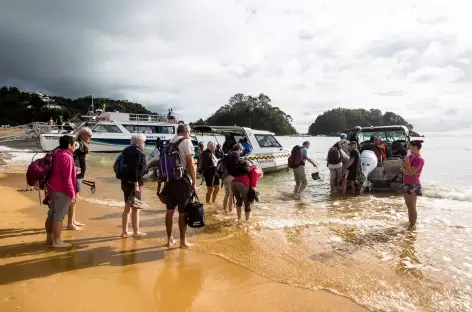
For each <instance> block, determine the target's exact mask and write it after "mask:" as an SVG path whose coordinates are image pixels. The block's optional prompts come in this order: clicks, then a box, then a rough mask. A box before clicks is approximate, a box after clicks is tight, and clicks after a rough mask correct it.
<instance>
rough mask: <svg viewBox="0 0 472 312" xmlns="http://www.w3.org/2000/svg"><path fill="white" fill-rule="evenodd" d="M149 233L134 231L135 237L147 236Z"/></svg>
mask: <svg viewBox="0 0 472 312" xmlns="http://www.w3.org/2000/svg"><path fill="white" fill-rule="evenodd" d="M146 235H147V234H146V233H143V232H137V233H133V236H134V237H143V236H146Z"/></svg>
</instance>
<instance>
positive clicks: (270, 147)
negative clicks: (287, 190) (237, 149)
mask: <svg viewBox="0 0 472 312" xmlns="http://www.w3.org/2000/svg"><path fill="white" fill-rule="evenodd" d="M192 130H193V132H194V133H195V136H197V138H198V134H199V133H200V134H202V135H212V136H214V137H215V140H216V142H217V143H220V144H221V145H222V146H224V142H226V141H228V140H229V142H231V143H230V144H229V145H231V144H232V143H237V142H239V140H240V139H242V138H244V137H246V138H247V139H248V142H249V144H250V146H251V149H250V151H249V152H248V153H247V154H246V155H244V157H243V158H244V159H247V160H250V161H251V162H252V163H253V164H254V165H256V166H258V167H259V168H261V169H262V170H263V171H264V172H270V171H276V170H280V169H286V168H287V166H288V164H287V158H288V157H289V156H290V149H288V148H284V147H283V146H282V145H281V144H280V143H279V141H278V140H277V138H276V137H275V133H273V132H269V131H264V130H256V129H251V128H246V127H238V126H207V125H197V126H194V127H192ZM218 136H219V138H218ZM222 137H224V142H221V140H222V139H221V138H222Z"/></svg>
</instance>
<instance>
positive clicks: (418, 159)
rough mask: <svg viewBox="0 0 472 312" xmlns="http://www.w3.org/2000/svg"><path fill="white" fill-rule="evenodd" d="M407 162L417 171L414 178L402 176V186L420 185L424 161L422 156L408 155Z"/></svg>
mask: <svg viewBox="0 0 472 312" xmlns="http://www.w3.org/2000/svg"><path fill="white" fill-rule="evenodd" d="M408 161H409V162H410V164H411V167H413V168H417V169H418V171H417V172H416V174H415V175H414V176H412V177H411V176H409V175H407V174H406V173H404V174H403V183H404V184H420V177H421V172H422V171H423V166H424V159H423V157H422V156H415V155H410V157H409V158H408Z"/></svg>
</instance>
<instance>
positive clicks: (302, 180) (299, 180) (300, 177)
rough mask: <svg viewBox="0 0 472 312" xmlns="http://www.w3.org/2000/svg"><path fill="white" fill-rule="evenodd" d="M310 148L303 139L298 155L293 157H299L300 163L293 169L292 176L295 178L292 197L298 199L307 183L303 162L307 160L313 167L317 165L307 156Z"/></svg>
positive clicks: (308, 143)
mask: <svg viewBox="0 0 472 312" xmlns="http://www.w3.org/2000/svg"><path fill="white" fill-rule="evenodd" d="M309 148H310V142H308V141H305V142H303V146H302V147H301V148H300V151H299V152H297V153H300V155H296V156H295V158H298V157H300V163H299V165H298V167H296V168H294V169H293V177H294V179H295V189H294V191H293V199H300V194H301V193H302V192H303V190H304V189H305V188H306V186H307V185H308V181H307V179H306V172H305V163H306V162H307V161H308V162H309V163H311V164H312V165H313V167H315V168H316V167H317V166H316V163H315V162H314V161H313V160H312V159H311V158H310V157H308V149H309Z"/></svg>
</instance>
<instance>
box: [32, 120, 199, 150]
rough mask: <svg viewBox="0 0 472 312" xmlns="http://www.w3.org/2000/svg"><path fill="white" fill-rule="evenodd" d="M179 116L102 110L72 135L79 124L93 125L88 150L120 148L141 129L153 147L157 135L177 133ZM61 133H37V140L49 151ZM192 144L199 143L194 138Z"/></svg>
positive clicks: (167, 136) (164, 137)
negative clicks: (169, 118)
mask: <svg viewBox="0 0 472 312" xmlns="http://www.w3.org/2000/svg"><path fill="white" fill-rule="evenodd" d="M178 120H180V118H179V117H178V116H176V118H175V122H174V121H169V120H167V117H166V116H163V115H148V114H129V113H119V112H103V113H101V114H100V115H99V116H93V117H91V118H90V119H89V120H86V121H84V122H83V123H82V124H80V125H79V126H77V127H76V129H75V130H74V131H72V132H69V134H71V135H76V134H77V133H78V132H79V131H80V128H82V127H86V126H88V127H90V128H91V129H92V133H93V135H92V141H91V143H90V145H89V151H90V152H121V151H122V150H123V149H124V148H125V147H126V146H128V145H129V144H130V139H131V136H132V135H133V134H134V133H142V134H144V135H145V136H146V145H145V148H146V149H150V150H153V149H154V148H155V146H156V141H157V138H159V139H160V140H161V141H163V142H164V143H165V142H166V141H168V140H170V139H171V138H172V137H174V136H175V135H176V132H177V126H178V122H177V121H178ZM62 135H64V133H44V134H40V135H39V143H40V146H41V149H42V150H43V151H51V150H53V149H55V148H56V147H57V146H58V145H59V137H60V136H62ZM192 141H193V144H194V145H196V146H198V142H197V141H196V140H192Z"/></svg>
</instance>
